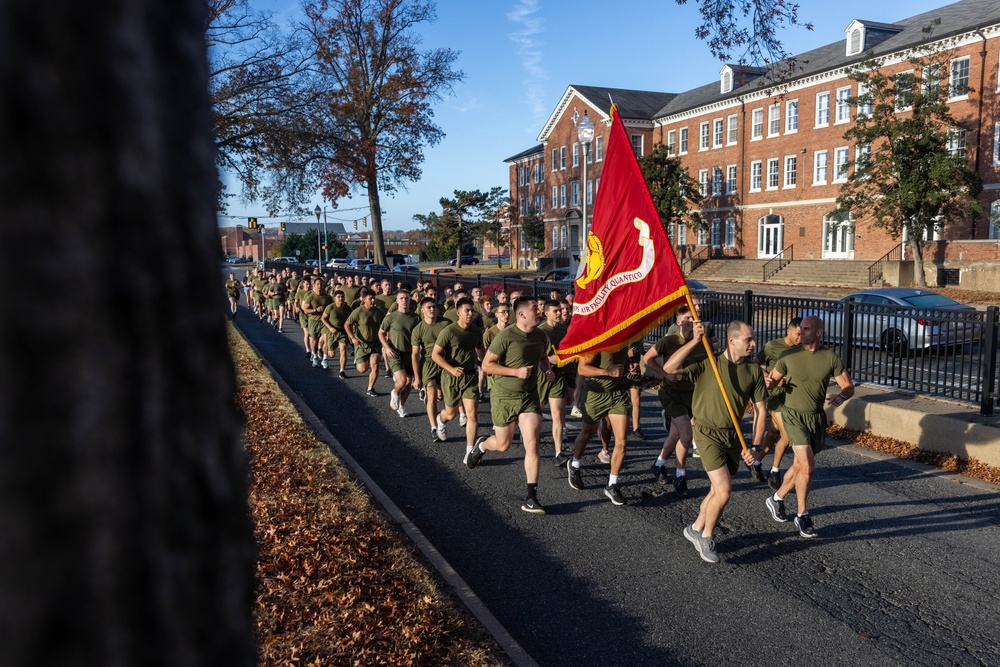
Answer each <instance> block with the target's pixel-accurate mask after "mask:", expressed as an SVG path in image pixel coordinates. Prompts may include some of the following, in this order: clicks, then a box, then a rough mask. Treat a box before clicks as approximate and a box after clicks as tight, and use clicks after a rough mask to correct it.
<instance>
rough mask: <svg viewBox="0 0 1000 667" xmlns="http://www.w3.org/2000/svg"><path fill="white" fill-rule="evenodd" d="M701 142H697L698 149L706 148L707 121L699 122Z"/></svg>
mask: <svg viewBox="0 0 1000 667" xmlns="http://www.w3.org/2000/svg"><path fill="white" fill-rule="evenodd" d="M700 137H701V142H700V143H699V144H698V150H702V151H704V150H708V121H705V122H704V123H702V124H701V135H700Z"/></svg>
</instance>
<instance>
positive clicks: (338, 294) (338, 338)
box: [320, 289, 354, 380]
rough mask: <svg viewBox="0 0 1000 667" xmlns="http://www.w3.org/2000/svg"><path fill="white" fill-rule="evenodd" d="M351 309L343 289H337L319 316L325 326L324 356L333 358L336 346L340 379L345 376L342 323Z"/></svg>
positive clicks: (344, 342)
mask: <svg viewBox="0 0 1000 667" xmlns="http://www.w3.org/2000/svg"><path fill="white" fill-rule="evenodd" d="M353 310H354V309H353V308H351V307H350V306H349V305H348V304H347V301H346V300H345V298H344V292H343V290H340V289H337V290H334V292H333V303H331V304H330V305H329V306H327V307H326V309H324V310H323V317H321V318H320V321H321V322H322V323H323V326H324V327H325V328H326V336H325V338H326V349H325V351H324V353H325V355H326V356H329V357H330V358H333V350H334V346H336V349H337V352H338V354H339V355H340V379H341V380H344V379H346V378H347V373H346V368H347V331H346V330H345V329H344V325H345V324H347V318H348V317H350V316H351V312H352V311H353Z"/></svg>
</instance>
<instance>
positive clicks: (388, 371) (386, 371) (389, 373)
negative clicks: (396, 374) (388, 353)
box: [385, 368, 392, 378]
mask: <svg viewBox="0 0 1000 667" xmlns="http://www.w3.org/2000/svg"><path fill="white" fill-rule="evenodd" d="M385 376H386V377H387V378H391V377H392V371H390V370H389V369H388V368H387V369H385Z"/></svg>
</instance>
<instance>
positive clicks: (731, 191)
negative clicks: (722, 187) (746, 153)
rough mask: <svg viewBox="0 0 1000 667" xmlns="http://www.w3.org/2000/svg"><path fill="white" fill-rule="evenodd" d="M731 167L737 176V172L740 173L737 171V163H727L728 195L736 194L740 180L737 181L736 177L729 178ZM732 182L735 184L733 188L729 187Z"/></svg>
mask: <svg viewBox="0 0 1000 667" xmlns="http://www.w3.org/2000/svg"><path fill="white" fill-rule="evenodd" d="M730 169H731V170H733V172H734V176H736V175H737V174H739V171H737V169H736V165H735V164H727V165H726V194H727V195H734V194H736V188H737V187H738V182H737V180H736V178H733V179H732V180H730V179H729V170H730ZM730 183H731V184H732V186H733V187H732V188H730V187H729V185H730Z"/></svg>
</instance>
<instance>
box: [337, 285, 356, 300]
mask: <svg viewBox="0 0 1000 667" xmlns="http://www.w3.org/2000/svg"><path fill="white" fill-rule="evenodd" d="M340 291H341V292H343V293H344V303H354V302H355V301H357V299H358V292H359V291H361V288H360V287H355V286H354V285H344V286H343V287H341V288H340Z"/></svg>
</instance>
